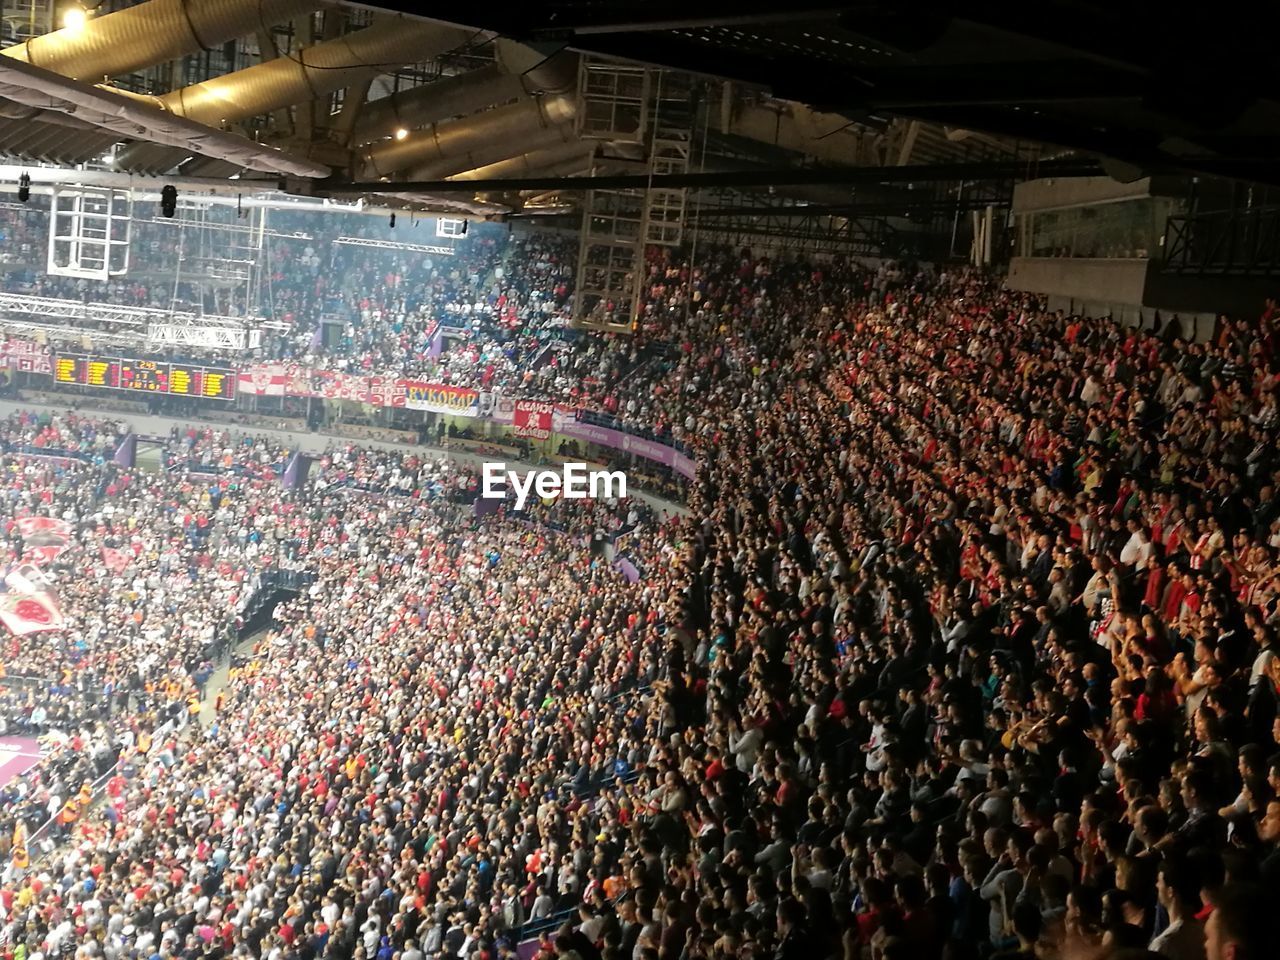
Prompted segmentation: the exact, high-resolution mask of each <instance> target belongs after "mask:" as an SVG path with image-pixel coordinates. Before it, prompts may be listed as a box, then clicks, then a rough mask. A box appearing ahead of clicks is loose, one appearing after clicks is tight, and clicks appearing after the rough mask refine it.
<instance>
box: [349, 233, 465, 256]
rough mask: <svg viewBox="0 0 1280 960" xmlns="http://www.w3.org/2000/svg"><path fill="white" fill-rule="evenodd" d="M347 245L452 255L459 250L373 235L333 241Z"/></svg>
mask: <svg viewBox="0 0 1280 960" xmlns="http://www.w3.org/2000/svg"><path fill="white" fill-rule="evenodd" d="M332 242H333V243H336V244H341V245H343V246H347V247H368V248H370V249H373V250H406V251H410V252H412V253H433V254H437V255H439V256H442V257H452V256H454V255H455V254H456V253H457V252H458V251H457V250H455V249H454V248H453V247H445V246H441V245H440V244H435V243H403V242H401V241H399V240H376V239H374V238H371V237H338V238H337V239H336V240H333V241H332Z"/></svg>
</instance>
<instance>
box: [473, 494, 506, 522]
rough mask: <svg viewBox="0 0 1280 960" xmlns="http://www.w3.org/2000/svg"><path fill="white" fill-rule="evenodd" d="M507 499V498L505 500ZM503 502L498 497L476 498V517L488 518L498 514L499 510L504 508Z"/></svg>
mask: <svg viewBox="0 0 1280 960" xmlns="http://www.w3.org/2000/svg"><path fill="white" fill-rule="evenodd" d="M504 499H505V498H504ZM502 504H503V500H499V499H498V498H497V497H480V496H477V497H476V502H475V515H476V516H477V517H487V516H489V514H491V513H497V512H498V508H499V507H500V506H502Z"/></svg>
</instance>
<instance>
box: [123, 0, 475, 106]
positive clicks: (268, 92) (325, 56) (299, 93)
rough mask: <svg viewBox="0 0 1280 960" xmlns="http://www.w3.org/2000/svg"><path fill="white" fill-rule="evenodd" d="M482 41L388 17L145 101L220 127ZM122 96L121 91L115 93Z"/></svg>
mask: <svg viewBox="0 0 1280 960" xmlns="http://www.w3.org/2000/svg"><path fill="white" fill-rule="evenodd" d="M477 39H480V38H479V37H478V36H477V35H476V33H475V31H472V30H459V29H458V28H456V27H446V26H440V25H438V24H432V23H425V22H422V21H418V20H404V19H400V18H389V19H386V20H380V21H378V22H377V23H375V24H373V25H372V26H369V27H365V28H364V29H363V30H357V31H355V32H353V33H349V34H347V35H346V36H344V37H339V38H338V39H336V40H328V41H325V42H324V43H318V44H315V45H314V46H311V47H305V48H304V49H302V50H301V51H299V53H298V55H297V57H296V58H294V57H277V58H276V59H274V60H269V61H267V62H266V63H259V64H256V65H255V66H252V67H248V68H247V69H244V70H237V71H236V72H235V73H228V74H226V75H225V76H221V77H215V78H213V79H212V80H206V81H205V82H204V83H197V84H194V85H192V86H189V87H183V88H182V89H181V90H175V91H173V92H172V93H167V94H165V95H164V96H161V97H142V98H141V99H143V100H145V101H147V102H150V103H153V104H154V105H156V106H158V107H160V108H161V109H163V110H166V111H168V112H169V113H172V114H176V115H178V116H181V117H186V118H188V119H190V120H196V121H198V122H200V123H206V124H209V125H210V126H214V127H217V126H221V125H223V124H227V123H233V122H235V121H237V120H244V119H246V118H248V117H256V116H259V115H262V114H267V113H270V112H271V111H272V110H279V109H282V108H284V107H289V106H293V105H294V104H298V103H304V102H310V101H312V100H314V99H316V98H317V97H322V96H326V95H327V94H330V93H332V92H333V91H335V90H339V89H341V88H343V87H349V86H352V85H353V84H358V83H363V82H364V81H365V80H367V79H370V78H372V77H376V76H377V75H379V74H382V73H386V72H387V71H389V70H393V69H395V68H396V67H400V66H403V65H405V64H407V63H419V62H422V61H426V60H431V59H434V58H435V57H438V56H440V55H441V54H444V53H448V52H449V51H450V50H454V49H457V48H459V47H462V46H465V45H466V44H467V43H469V42H471V41H472V40H477ZM117 92H122V91H117Z"/></svg>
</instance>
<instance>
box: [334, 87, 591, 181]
mask: <svg viewBox="0 0 1280 960" xmlns="http://www.w3.org/2000/svg"><path fill="white" fill-rule="evenodd" d="M577 112H578V102H577V99H576V98H575V97H573V96H565V95H563V94H562V95H556V96H547V97H531V98H529V99H527V100H521V101H518V102H516V103H512V104H508V105H507V106H504V107H497V108H495V109H493V110H488V111H486V112H484V113H480V114H476V115H475V116H470V117H462V118H460V119H458V120H449V121H446V122H444V123H436V124H432V125H431V126H429V127H424V128H423V129H421V130H416V131H414V132H413V133H410V134H409V135H408V136H407V137H405V138H404V139H402V140H387V141H382V142H379V143H377V144H375V145H374V146H372V147H370V148H368V149H367V150H366V151H365V154H364V159H363V163H362V165H361V166H362V170H361V174H360V175H361V177H362V178H365V179H368V178H377V177H386V176H390V175H391V174H393V173H397V172H399V171H401V170H405V169H407V168H410V167H413V168H414V170H413V176H414V178H415V179H427V178H432V179H434V178H437V177H443V176H450V175H453V174H456V173H461V172H463V171H465V170H472V169H475V168H476V167H479V166H483V165H484V164H487V163H493V162H495V161H497V160H503V159H506V158H507V157H509V156H511V151H512V150H519V149H522V148H523V149H524V150H528V149H530V142H531V141H533V140H534V138H540V139H538V141H537V147H536V148H541V147H548V146H551V145H552V144H553V143H554V142H555V141H560V142H566V141H568V140H570V139H572V138H574V137H575V135H576V134H575V132H574V128H573V120H574V117H575V116H576V115H577ZM536 148H535V149H536ZM495 152H496V154H497V155H496V156H495V155H494V154H495ZM424 172H425V175H424Z"/></svg>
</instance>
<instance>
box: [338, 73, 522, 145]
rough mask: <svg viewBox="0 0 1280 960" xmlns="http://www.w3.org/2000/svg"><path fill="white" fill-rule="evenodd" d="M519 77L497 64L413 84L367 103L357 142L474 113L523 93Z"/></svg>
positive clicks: (358, 122) (359, 121) (357, 124)
mask: <svg viewBox="0 0 1280 960" xmlns="http://www.w3.org/2000/svg"><path fill="white" fill-rule="evenodd" d="M524 92H525V90H524V85H523V84H522V83H521V82H520V78H519V77H513V76H511V75H510V74H507V73H504V72H503V71H502V68H501V67H500V66H498V65H497V64H496V63H495V64H490V65H489V66H487V67H481V68H480V69H479V70H472V71H470V72H469V73H463V74H459V75H458V76H456V77H446V78H445V79H443V80H436V81H435V82H434V83H427V84H423V85H422V86H420V87H412V88H411V89H409V90H405V91H402V92H399V93H393V94H392V95H391V96H389V97H382V98H381V99H379V100H374V101H372V102H370V103H367V104H365V106H364V109H363V110H361V111H360V119H359V120H358V121H357V122H356V133H355V142H356V143H369V142H370V141H373V140H380V139H383V138H386V137H390V136H393V135H394V134H395V132H396V131H397V130H416V129H418V128H419V127H423V126H426V125H427V124H431V123H439V122H440V121H441V120H448V119H450V118H451V117H461V116H464V115H466V114H468V113H475V112H476V111H477V110H483V109H485V108H486V107H492V106H493V105H494V104H497V103H506V102H507V101H509V100H515V99H516V98H517V97H520V96H523V94H524Z"/></svg>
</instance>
